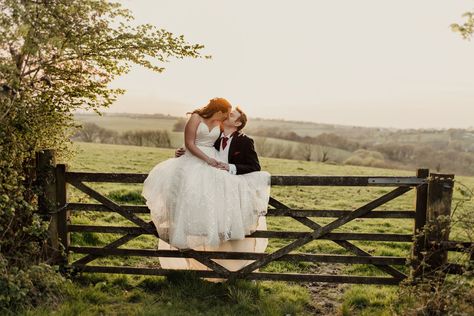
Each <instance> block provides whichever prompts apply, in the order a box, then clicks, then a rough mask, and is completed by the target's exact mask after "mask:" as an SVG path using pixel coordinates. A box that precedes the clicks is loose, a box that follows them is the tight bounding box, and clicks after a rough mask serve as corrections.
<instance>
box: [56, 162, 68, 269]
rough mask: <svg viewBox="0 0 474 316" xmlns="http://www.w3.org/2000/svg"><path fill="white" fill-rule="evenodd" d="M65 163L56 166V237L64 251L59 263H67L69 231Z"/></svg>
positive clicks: (62, 264)
mask: <svg viewBox="0 0 474 316" xmlns="http://www.w3.org/2000/svg"><path fill="white" fill-rule="evenodd" d="M66 202H67V199H66V165H63V164H59V165H57V166H56V209H57V223H58V226H57V227H58V238H59V242H60V244H61V245H62V247H63V250H64V253H63V256H62V257H61V259H62V260H61V262H60V265H61V266H64V265H67V264H68V254H69V244H70V233H69V231H68V221H69V211H67V210H66V208H65V207H66Z"/></svg>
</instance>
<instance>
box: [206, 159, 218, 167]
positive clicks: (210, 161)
mask: <svg viewBox="0 0 474 316" xmlns="http://www.w3.org/2000/svg"><path fill="white" fill-rule="evenodd" d="M206 162H207V164H208V165H210V166H213V167H217V166H218V165H219V161H217V160H215V159H214V158H208V159H207V160H206Z"/></svg>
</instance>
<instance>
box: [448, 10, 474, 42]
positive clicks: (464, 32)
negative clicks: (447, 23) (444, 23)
mask: <svg viewBox="0 0 474 316" xmlns="http://www.w3.org/2000/svg"><path fill="white" fill-rule="evenodd" d="M462 16H463V17H464V18H466V21H465V22H464V23H463V24H462V25H460V24H457V23H453V24H451V29H452V30H453V31H454V32H458V33H460V34H461V36H462V37H463V38H464V39H470V38H471V37H472V34H473V33H474V12H466V13H464V14H463V15H462Z"/></svg>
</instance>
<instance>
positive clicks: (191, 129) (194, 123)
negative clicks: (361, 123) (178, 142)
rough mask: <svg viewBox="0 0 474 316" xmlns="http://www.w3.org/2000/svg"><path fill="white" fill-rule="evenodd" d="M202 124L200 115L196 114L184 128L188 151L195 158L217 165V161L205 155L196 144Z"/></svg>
mask: <svg viewBox="0 0 474 316" xmlns="http://www.w3.org/2000/svg"><path fill="white" fill-rule="evenodd" d="M200 122H201V120H200V119H199V115H198V114H196V113H194V114H193V115H191V118H190V119H189V120H188V122H187V123H186V126H185V127H184V144H185V146H186V149H187V150H189V151H190V152H191V153H192V154H193V155H194V156H196V157H198V158H200V159H202V160H204V161H205V162H207V163H208V164H210V165H211V166H214V165H217V161H216V160H215V159H213V158H210V157H209V156H207V155H206V154H205V153H203V152H202V150H201V149H199V148H198V147H197V146H196V144H195V143H194V142H195V140H196V131H197V128H198V125H199V123H200Z"/></svg>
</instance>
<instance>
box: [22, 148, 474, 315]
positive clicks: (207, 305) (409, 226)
mask: <svg viewBox="0 0 474 316" xmlns="http://www.w3.org/2000/svg"><path fill="white" fill-rule="evenodd" d="M74 146H75V149H76V151H77V154H76V156H75V158H74V159H72V160H71V161H68V162H67V165H68V170H70V171H88V172H129V173H147V172H148V171H149V170H150V169H151V168H152V167H153V166H154V165H155V164H157V163H159V162H161V161H163V160H165V159H168V158H171V157H173V155H174V150H172V149H158V148H149V147H134V146H120V145H105V144H91V143H76V144H74ZM261 164H262V168H263V170H267V171H269V172H270V173H271V174H274V175H354V176H356V175H374V176H384V175H386V176H394V175H398V176H409V175H414V174H415V170H413V171H400V170H388V169H377V168H367V167H355V166H340V165H333V164H323V163H316V162H306V161H295V160H284V159H267V158H261ZM457 181H459V183H462V185H466V186H467V187H470V188H472V187H474V179H473V178H468V177H459V178H457ZM90 185H91V186H92V187H94V188H95V189H97V190H98V191H100V192H101V193H103V194H105V195H106V196H108V197H109V198H111V199H113V200H115V201H116V202H118V203H121V204H142V203H143V199H142V198H141V196H140V191H141V185H139V184H137V185H126V184H110V183H100V184H92V183H91V184H90ZM457 186H458V187H459V184H457ZM392 189H393V188H383V187H354V188H350V187H272V190H271V195H272V196H273V197H274V198H276V199H277V200H279V201H281V202H282V203H285V204H286V205H287V206H289V207H292V208H302V209H341V210H353V209H355V208H357V207H359V206H362V205H364V204H366V203H368V202H370V201H371V200H373V199H375V198H377V197H379V196H381V195H383V194H385V193H387V192H389V191H390V190H392ZM454 198H455V203H456V201H458V200H459V199H461V196H460V195H459V193H458V191H455V195H454ZM68 200H69V201H71V202H72V201H75V202H93V201H92V200H91V199H90V198H88V197H86V196H84V195H83V194H81V193H80V192H78V191H77V190H74V189H73V188H71V187H69V188H68ZM413 208H414V193H413V192H408V193H407V194H405V195H403V196H401V197H399V198H397V199H395V200H393V201H391V202H389V203H387V204H386V205H384V206H382V207H380V210H413ZM472 209H473V203H472V202H469V203H468V204H465V205H464V206H463V208H462V209H460V210H457V213H458V214H460V215H462V214H463V212H465V211H466V210H472ZM376 211H377V210H376ZM141 217H142V218H143V219H148V220H149V216H148V215H141ZM313 220H314V221H316V222H317V223H318V224H320V225H324V224H327V223H329V222H330V221H332V220H334V218H313ZM72 223H74V224H93V225H113V226H122V225H133V224H132V223H130V222H128V221H127V220H125V219H123V218H122V217H121V216H120V215H118V214H116V213H99V212H75V213H73V215H72ZM267 223H268V229H269V230H294V231H306V230H307V228H305V226H303V225H301V224H299V223H298V222H296V221H294V220H292V219H291V218H283V217H282V218H280V217H268V218H267ZM412 231H413V220H409V219H357V220H354V221H352V222H351V223H349V224H347V225H344V226H342V227H341V228H340V229H338V230H336V232H367V233H369V232H373V233H398V234H411V233H412ZM463 234H464V232H463V230H461V229H458V228H457V227H456V226H454V227H453V231H452V236H455V237H456V238H458V239H461V238H465V236H464V235H463ZM118 237H120V236H119V235H114V234H102V233H72V236H71V242H72V244H73V245H84V246H103V245H105V244H107V243H110V242H112V241H113V240H115V239H116V238H118ZM290 241H291V240H286V239H270V240H269V246H268V248H267V252H272V251H274V250H276V249H278V248H280V247H282V246H283V245H286V244H288V243H289V242H290ZM353 243H354V244H355V245H357V246H358V247H360V248H362V249H364V250H365V251H367V252H369V253H370V254H373V255H382V256H403V257H408V255H409V252H410V246H411V243H406V242H364V241H353ZM156 246H157V240H156V238H153V237H151V236H145V235H143V236H141V237H139V238H136V239H134V240H132V241H131V242H129V243H127V244H126V245H125V246H124V247H126V248H141V249H153V248H156ZM297 252H305V253H315V254H324V253H326V254H349V253H348V252H347V251H346V250H344V249H343V248H341V247H339V246H338V245H336V244H335V243H333V242H331V241H326V240H318V241H313V242H311V243H308V244H306V245H305V246H304V247H302V248H301V249H298V251H297ZM80 257H81V255H72V257H71V259H77V258H80ZM94 263H95V264H103V265H115V266H120V265H132V266H140V267H159V261H158V259H157V258H142V257H106V258H101V259H97V260H96V261H94ZM342 266H343V268H342V269H343V274H351V275H384V273H382V272H380V271H379V270H378V269H376V268H375V267H373V266H370V265H342ZM397 268H399V269H401V270H402V271H404V272H406V273H408V272H409V271H408V269H407V267H405V266H400V267H397ZM331 270H332V266H331V264H325V263H318V264H316V263H306V262H304V263H291V262H275V263H271V264H269V265H267V266H266V267H265V268H263V269H261V271H268V272H283V271H285V272H307V273H311V272H315V271H329V273H330V271H331ZM325 274H326V273H325ZM72 280H73V281H72V283H71V284H70V285H69V286H68V291H70V292H71V293H72V298H69V299H68V300H66V302H64V303H63V304H61V305H60V306H58V307H57V308H56V309H55V311H56V313H57V314H58V315H89V314H92V315H103V314H107V315H109V314H111V315H154V314H166V315H186V314H193V315H237V314H243V315H286V314H290V315H311V314H312V313H313V312H314V311H315V310H317V309H318V306H319V304H320V302H319V301H318V296H317V294H314V293H313V294H311V295H310V292H309V290H308V288H307V287H306V286H305V285H304V284H298V283H284V282H269V281H265V282H257V283H254V282H248V281H239V282H237V283H236V284H226V283H224V284H221V283H210V282H207V281H203V280H200V279H198V278H196V277H194V276H193V275H192V272H191V273H184V274H182V273H181V274H179V273H178V274H177V275H176V276H173V277H171V278H168V279H166V278H163V277H141V276H123V275H118V276H117V275H102V274H84V275H82V276H79V277H75V278H73V279H72ZM346 289H347V290H346V291H345V293H344V294H343V295H341V297H340V304H341V306H340V310H339V313H341V314H344V315H353V314H361V315H369V314H374V313H375V314H387V315H389V311H390V308H392V307H391V302H392V300H393V298H394V297H395V295H396V290H397V287H394V286H362V285H349V286H347V287H346ZM361 302H362V303H361ZM50 312H51V308H50V307H48V308H45V309H44V310H42V309H41V308H40V309H35V310H33V311H29V312H28V313H30V315H42V314H44V315H47V314H48V315H49V313H50Z"/></svg>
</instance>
